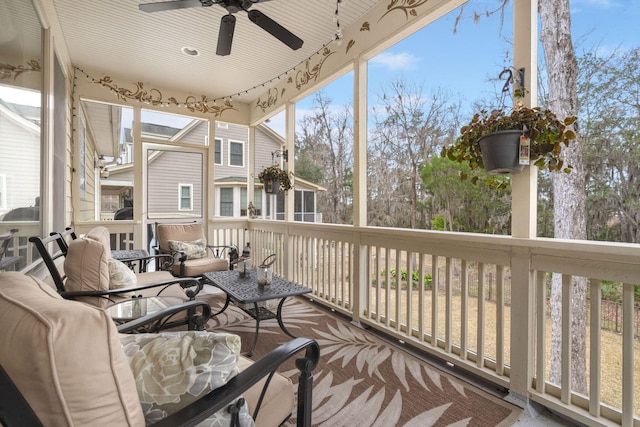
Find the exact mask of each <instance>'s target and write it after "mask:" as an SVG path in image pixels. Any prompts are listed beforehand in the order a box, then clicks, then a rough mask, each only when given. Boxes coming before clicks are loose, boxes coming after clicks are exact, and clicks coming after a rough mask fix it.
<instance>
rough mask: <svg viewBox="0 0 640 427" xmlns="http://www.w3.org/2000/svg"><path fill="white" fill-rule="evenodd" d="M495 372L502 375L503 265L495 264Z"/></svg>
mask: <svg viewBox="0 0 640 427" xmlns="http://www.w3.org/2000/svg"><path fill="white" fill-rule="evenodd" d="M496 373H497V374H498V375H504V266H502V265H497V266H496Z"/></svg>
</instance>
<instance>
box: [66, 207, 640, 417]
mask: <svg viewBox="0 0 640 427" xmlns="http://www.w3.org/2000/svg"><path fill="white" fill-rule="evenodd" d="M126 223H127V222H123V223H119V222H114V221H109V222H108V224H107V226H108V227H109V229H112V228H114V226H115V229H113V230H112V231H113V232H114V233H125V234H126V233H133V232H134V227H135V226H138V227H140V225H139V224H138V225H136V224H135V223H134V222H130V223H129V224H126ZM116 224H117V225H116ZM95 225H96V224H94V223H92V224H86V225H82V226H76V229H77V230H78V231H79V232H86V231H88V229H89V228H90V227H91V226H95ZM208 226H209V230H208V239H209V241H210V242H212V243H214V244H236V245H237V246H238V247H239V248H242V246H243V245H244V244H245V242H246V241H249V242H251V246H252V258H253V259H254V262H256V263H258V262H259V261H260V260H262V259H264V258H266V256H268V255H269V254H271V253H276V254H277V255H278V257H277V262H276V264H275V266H274V269H275V272H276V273H278V274H281V275H283V276H285V277H287V278H289V279H291V280H294V281H296V282H298V283H301V284H304V285H306V286H309V287H310V288H312V290H313V294H312V295H313V297H314V299H316V300H318V301H321V302H323V303H324V304H326V305H328V306H330V307H331V308H333V309H335V310H336V311H339V312H341V313H344V314H347V315H349V316H351V317H352V318H353V319H354V321H357V322H361V323H363V324H366V325H368V326H370V327H374V328H377V329H379V330H382V331H384V332H385V333H387V334H389V335H391V336H393V337H395V338H396V339H398V340H399V341H402V342H406V343H410V344H411V345H413V346H416V347H419V348H420V349H422V350H423V351H425V352H427V353H430V354H433V355H435V356H437V357H439V358H441V359H444V360H446V361H447V362H450V363H451V364H453V365H455V366H456V369H462V370H465V371H468V372H469V373H472V374H475V375H479V376H481V377H484V378H486V379H488V380H490V381H492V382H494V383H496V384H498V385H500V386H502V387H505V388H507V389H509V390H510V391H511V392H512V393H514V395H515V396H516V397H521V398H523V399H524V398H525V397H526V398H529V399H532V400H534V401H537V402H540V403H542V404H543V405H545V406H547V407H549V408H551V409H553V410H555V411H558V412H561V413H563V414H565V415H567V416H568V417H570V418H572V419H575V420H576V421H578V422H581V423H584V424H587V425H623V426H639V425H640V420H639V419H638V415H639V414H640V369H635V370H634V366H640V343H639V342H638V339H637V338H635V337H634V321H637V319H634V303H637V302H638V301H634V284H640V245H631V244H613V243H599V242H585V241H563V240H556V239H516V238H511V237H508V236H491V235H480V234H463V233H444V232H432V231H424V230H406V229H384V228H372V227H364V228H358V227H351V226H340V225H328V224H310V223H285V222H281V221H262V220H253V221H250V222H248V221H244V220H233V219H229V220H219V219H216V220H213V221H209V223H208ZM121 227H125V228H126V227H129V228H128V229H121ZM85 228H87V229H86V230H85ZM134 240H135V239H134ZM552 274H558V275H561V280H562V282H563V289H564V290H565V292H563V296H562V301H561V303H562V321H561V322H560V327H561V334H562V337H564V338H565V339H564V340H563V341H564V343H563V346H562V360H561V362H560V365H561V367H562V369H561V370H562V372H561V380H560V384H552V383H551V382H550V381H549V366H550V356H549V348H550V344H549V343H550V329H551V324H552V321H551V319H550V316H549V315H548V314H547V299H548V297H549V295H548V294H547V293H548V291H547V289H548V286H549V280H550V277H551V275H552ZM573 278H586V279H587V280H588V281H589V284H590V293H589V299H588V308H587V309H588V314H587V318H588V322H589V323H588V325H587V329H588V330H587V331H585V332H586V334H585V335H587V337H588V342H587V347H586V351H587V364H586V373H587V379H588V385H587V387H588V390H587V392H586V393H584V394H579V393H576V392H575V391H574V388H573V387H572V386H571V384H572V383H573V378H572V377H571V371H570V369H569V368H570V363H571V359H570V354H571V343H570V342H571V340H570V339H569V338H570V337H571V335H572V324H571V322H568V321H566V319H568V318H569V317H570V313H571V310H572V308H573V305H574V302H573V301H571V298H570V292H568V291H569V290H570V289H571V286H572V285H571V283H572V279H573ZM605 280H607V281H612V282H620V283H624V302H623V307H624V309H623V330H622V333H621V334H616V333H613V332H610V331H603V330H601V328H600V315H601V310H600V307H601V302H600V290H601V284H602V281H605ZM556 323H557V322H556ZM612 378H613V381H611V379H612ZM605 380H606V381H605ZM611 383H614V384H615V383H618V384H619V386H618V387H615V386H614V387H613V388H615V390H611V388H612V387H611V386H610V385H608V386H606V387H605V385H607V384H611Z"/></svg>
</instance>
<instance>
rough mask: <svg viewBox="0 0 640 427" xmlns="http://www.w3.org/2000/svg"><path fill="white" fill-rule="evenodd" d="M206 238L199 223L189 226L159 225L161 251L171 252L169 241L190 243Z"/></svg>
mask: <svg viewBox="0 0 640 427" xmlns="http://www.w3.org/2000/svg"><path fill="white" fill-rule="evenodd" d="M203 238H206V236H205V235H204V228H203V227H202V224H201V223H199V222H193V223H189V224H158V226H157V227H156V239H158V245H159V246H160V249H163V250H169V240H179V241H182V242H189V241H193V240H198V239H203Z"/></svg>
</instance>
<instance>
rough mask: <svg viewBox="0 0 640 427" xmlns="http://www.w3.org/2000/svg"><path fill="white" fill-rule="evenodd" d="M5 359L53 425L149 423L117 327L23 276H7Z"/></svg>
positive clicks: (3, 293) (1, 280) (2, 277)
mask: <svg viewBox="0 0 640 427" xmlns="http://www.w3.org/2000/svg"><path fill="white" fill-rule="evenodd" d="M0 325H2V327H1V328H0V342H1V343H2V347H3V349H4V350H3V351H0V364H2V367H3V368H4V369H5V370H6V371H7V372H8V374H9V376H10V377H11V379H12V380H13V381H14V382H15V383H16V385H17V387H18V388H19V389H20V391H21V393H22V394H23V395H24V397H25V398H26V400H27V401H28V402H29V405H30V406H31V407H32V408H33V409H34V411H35V413H36V414H37V416H38V418H39V419H40V421H42V423H43V424H44V425H46V426H70V425H75V426H95V425H104V426H144V425H145V422H144V416H143V415H142V410H141V408H140V403H139V400H138V395H137V392H136V385H135V382H134V379H133V375H132V374H131V369H130V368H129V364H128V363H127V360H126V358H125V356H124V353H123V352H122V347H121V344H120V339H119V334H118V333H117V330H116V327H115V324H114V323H113V321H112V320H111V319H110V318H109V317H108V316H107V314H106V313H105V312H104V311H103V310H99V309H97V308H95V307H91V306H88V305H85V304H81V303H79V302H76V301H69V300H64V299H62V298H60V297H59V296H58V294H57V293H56V292H55V291H54V290H52V289H51V287H50V286H48V285H47V284H45V283H43V282H41V281H39V280H37V279H35V278H33V277H30V276H25V275H24V274H21V273H14V272H6V273H0Z"/></svg>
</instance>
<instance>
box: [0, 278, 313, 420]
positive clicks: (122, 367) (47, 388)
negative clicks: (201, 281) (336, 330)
mask: <svg viewBox="0 0 640 427" xmlns="http://www.w3.org/2000/svg"><path fill="white" fill-rule="evenodd" d="M138 321H140V319H138ZM0 325H1V326H2V327H1V328H0V342H2V343H3V348H4V351H2V352H0V368H1V369H0V423H1V424H3V425H4V426H6V427H11V426H17V425H20V426H23V425H57V426H64V425H74V426H94V425H112V426H143V425H150V424H154V425H157V426H158V427H161V426H178V425H196V424H197V423H200V422H201V421H203V420H206V422H205V423H203V424H198V425H203V426H218V425H220V426H230V425H242V426H251V425H253V422H254V419H255V425H257V426H259V427H269V426H278V425H280V424H281V423H282V422H283V421H284V420H286V419H287V418H288V417H289V416H290V415H291V413H292V411H293V410H294V407H295V406H296V405H295V402H294V387H293V385H292V382H291V381H290V380H289V379H288V378H286V377H284V376H282V375H280V374H278V373H277V372H276V370H277V369H278V367H279V366H280V365H281V363H283V362H285V361H286V360H288V359H289V358H291V357H293V356H294V355H296V354H298V353H300V352H305V354H304V356H303V357H300V358H299V359H297V361H296V366H297V367H298V369H299V370H300V376H299V384H298V393H297V399H298V400H297V421H298V425H299V426H303V425H304V426H306V425H310V420H311V382H312V376H311V371H312V370H313V369H314V368H315V366H316V365H317V361H318V358H319V348H318V345H317V343H316V342H315V341H313V340H310V339H306V338H296V339H293V340H291V341H289V342H287V343H285V344H283V345H282V346H280V347H278V348H277V349H275V350H273V351H271V352H270V353H268V354H267V355H266V356H265V357H263V358H261V359H260V360H257V361H256V362H252V361H250V360H248V359H245V358H243V357H242V356H240V355H239V350H240V338H239V337H238V336H237V335H233V334H228V333H212V332H204V331H180V332H162V333H159V334H123V333H122V332H128V331H129V330H130V327H129V326H128V325H127V324H124V325H121V326H116V324H115V323H114V322H113V321H112V319H111V318H109V316H108V315H107V314H106V312H105V311H104V310H103V309H101V308H98V307H95V306H91V305H89V304H85V303H81V302H77V301H72V300H66V299H63V298H62V297H60V295H59V294H58V293H57V292H56V291H55V290H53V289H52V288H51V287H50V286H49V285H47V284H46V283H44V282H42V281H40V280H38V279H37V278H34V277H32V276H28V275H25V274H23V273H18V272H2V273H0ZM134 327H135V326H134ZM119 332H120V333H119ZM264 384H267V385H268V388H267V389H266V391H264V390H263V385H264ZM239 396H242V398H241V399H239ZM30 410H32V411H33V412H30ZM29 416H31V418H29ZM221 419H223V421H220V420H221ZM32 422H33V423H32ZM191 423H193V424H191Z"/></svg>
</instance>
